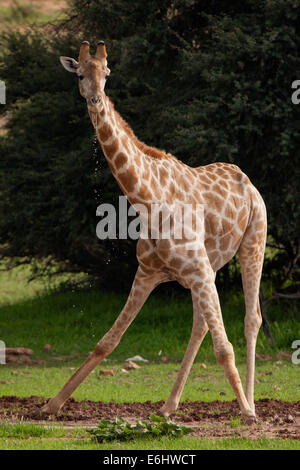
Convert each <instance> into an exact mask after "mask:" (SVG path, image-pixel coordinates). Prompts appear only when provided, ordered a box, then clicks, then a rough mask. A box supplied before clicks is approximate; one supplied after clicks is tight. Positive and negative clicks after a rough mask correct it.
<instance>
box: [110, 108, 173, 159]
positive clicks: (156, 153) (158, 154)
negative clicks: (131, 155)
mask: <svg viewBox="0 0 300 470" xmlns="http://www.w3.org/2000/svg"><path fill="white" fill-rule="evenodd" d="M109 103H110V106H111V107H112V108H113V110H114V113H115V116H116V118H117V121H118V124H119V126H120V127H122V129H123V130H124V132H125V133H126V134H127V135H128V137H129V138H130V139H131V140H132V141H133V143H134V144H135V145H136V147H137V148H138V149H139V150H141V152H143V153H144V154H145V155H148V156H149V157H152V158H154V159H157V160H162V159H166V158H175V157H174V156H173V155H171V154H170V153H166V152H165V151H164V150H160V149H157V148H156V147H150V146H149V145H146V144H144V142H141V141H140V140H139V139H138V138H137V136H136V135H135V133H134V132H133V130H132V129H131V127H130V126H129V124H128V123H127V122H126V121H125V120H124V119H123V118H122V117H121V116H120V114H119V113H118V111H116V109H115V107H114V104H113V102H112V101H111V100H110V99H109Z"/></svg>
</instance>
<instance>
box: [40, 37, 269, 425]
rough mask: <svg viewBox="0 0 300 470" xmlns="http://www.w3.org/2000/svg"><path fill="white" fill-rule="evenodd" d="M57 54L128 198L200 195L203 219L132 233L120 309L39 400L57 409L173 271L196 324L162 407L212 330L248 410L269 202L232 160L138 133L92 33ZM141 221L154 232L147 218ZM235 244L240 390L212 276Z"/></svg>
mask: <svg viewBox="0 0 300 470" xmlns="http://www.w3.org/2000/svg"><path fill="white" fill-rule="evenodd" d="M60 61H61V63H62V65H63V66H64V67H65V69H66V70H67V71H69V72H72V73H75V74H77V76H78V77H79V90H80V93H81V95H82V96H83V97H84V98H85V99H86V102H87V107H88V112H89V115H90V118H91V121H92V124H93V126H94V128H95V131H96V134H97V137H98V140H99V143H100V145H101V147H102V150H103V153H104V155H105V157H106V160H107V163H108V165H109V167H110V169H111V171H112V173H113V175H114V177H115V178H116V180H117V182H118V184H119V186H120V188H121V190H122V191H123V193H124V194H125V195H126V197H127V199H128V200H129V202H130V203H131V204H132V206H133V207H138V206H139V204H140V205H143V206H145V207H148V208H150V207H151V205H153V204H169V205H172V204H173V205H177V206H178V207H180V206H181V205H184V204H188V205H189V206H190V207H191V211H192V213H194V212H195V211H196V207H197V205H200V206H201V207H202V208H204V209H203V210H202V212H201V214H200V216H199V217H200V219H199V220H200V225H199V224H198V223H197V224H196V223H195V220H194V221H192V222H191V223H190V226H189V230H190V232H191V233H194V235H195V239H196V246H195V245H194V246H193V248H192V249H191V246H190V244H189V240H188V238H187V237H185V236H182V237H181V238H180V237H179V238H175V237H170V238H168V239H164V238H162V237H159V236H158V237H157V238H155V239H153V238H151V233H150V234H149V236H148V237H145V238H140V239H139V240H138V243H137V259H138V262H139V266H138V270H137V273H136V275H135V278H134V281H133V284H132V288H131V291H130V293H129V297H128V299H127V302H126V304H125V306H124V308H123V310H122V311H121V313H120V315H119V317H118V318H117V320H116V321H115V323H114V324H113V325H112V327H111V329H110V330H109V331H108V332H107V333H106V334H105V335H104V336H103V338H102V339H101V340H100V341H99V342H98V343H97V345H96V347H95V349H94V351H93V352H92V354H90V356H89V357H88V358H87V359H86V361H85V362H84V363H83V364H82V366H81V367H80V368H79V369H78V370H77V371H76V372H75V374H73V375H72V377H71V378H70V379H69V380H68V381H67V383H66V384H65V385H64V387H63V388H62V390H61V391H60V392H59V393H58V394H57V396H56V397H54V398H52V399H51V400H50V401H49V402H48V403H47V404H46V405H45V406H44V408H43V412H44V413H48V414H56V413H57V412H58V411H59V409H60V408H61V407H62V405H63V404H64V402H65V401H66V400H67V398H68V397H69V396H70V395H71V394H72V393H73V391H74V390H75V389H76V388H77V387H78V385H79V384H80V383H81V382H82V381H83V380H84V379H85V377H86V376H87V375H88V374H89V373H90V372H91V371H92V370H93V369H94V368H95V367H96V366H97V365H98V364H99V363H100V362H101V361H102V360H103V359H104V358H105V357H106V356H107V355H108V354H110V352H111V351H113V350H114V348H115V347H116V346H117V345H118V343H119V341H120V339H121V337H122V335H123V334H124V332H125V331H126V329H127V328H128V327H129V325H130V324H131V322H132V321H133V320H134V318H135V317H136V315H137V314H138V312H139V310H140V309H141V307H142V306H143V304H144V302H145V301H146V299H147V298H148V296H149V294H150V293H151V291H152V290H153V289H154V288H155V287H156V286H157V285H158V284H160V283H162V282H167V281H170V280H177V281H178V282H179V283H180V284H182V285H183V286H184V287H186V288H187V289H190V291H191V295H192V300H193V326H192V332H191V338H190V341H189V343H188V346H187V350H186V352H185V355H184V358H183V361H182V364H181V367H180V370H179V373H178V376H177V379H176V381H175V384H174V386H173V388H172V391H171V393H170V395H169V397H168V398H167V400H166V402H165V404H164V406H163V407H162V409H161V410H160V413H161V414H162V415H164V416H168V415H169V414H170V413H173V412H174V411H175V410H176V409H177V406H178V403H179V400H180V396H181V392H182V390H183V387H184V384H185V382H186V379H187V377H188V374H189V372H190V369H191V367H192V364H193V361H194V358H195V356H196V354H197V352H198V349H199V347H200V345H201V342H202V340H203V338H204V336H205V335H206V333H207V332H208V330H209V331H210V333H211V336H212V341H213V348H214V352H215V355H216V359H217V360H218V362H219V363H220V364H221V365H222V366H223V367H224V371H225V375H226V377H227V379H228V380H229V382H230V384H231V386H232V389H233V391H234V393H235V395H236V398H237V400H238V403H239V405H240V409H241V413H242V416H243V417H245V418H246V419H247V420H250V421H251V420H254V419H255V406H254V368H255V347H256V339H257V334H258V331H259V328H260V326H261V323H262V319H261V313H260V307H259V285H260V279H261V272H262V265H263V259H264V250H265V243H266V231H267V218H266V208H265V204H264V201H263V199H262V197H261V195H260V194H259V192H258V190H257V189H256V188H255V187H254V186H253V184H252V183H251V181H250V180H249V178H248V177H247V176H246V175H245V174H244V173H243V172H242V171H241V170H240V168H238V167H237V166H236V165H232V164H228V163H220V162H217V163H212V164H210V165H206V166H200V167H198V168H191V167H190V166H188V165H185V164H184V163H183V162H181V161H180V160H177V159H176V158H175V157H173V156H172V155H170V154H167V153H166V152H165V151H162V150H159V149H156V148H153V147H149V146H148V145H146V144H144V143H143V142H141V141H140V140H139V139H138V138H137V137H136V136H135V134H134V133H133V131H132V130H131V128H130V127H129V126H128V124H127V123H126V122H125V121H124V120H123V119H122V118H121V116H120V115H119V113H118V112H117V111H116V110H115V108H114V105H113V104H112V102H111V100H110V99H109V98H108V97H107V96H106V94H105V91H104V89H105V82H106V78H107V76H108V75H109V73H110V70H109V69H108V67H107V52H106V48H105V44H104V43H103V42H99V43H98V45H97V50H96V53H95V55H94V56H93V55H91V54H90V45H89V43H87V42H84V43H82V45H81V47H80V52H79V58H78V61H77V60H75V59H72V58H70V57H61V58H60ZM175 212H176V211H175ZM169 218H170V220H169V222H170V224H171V225H172V224H173V225H174V223H175V214H174V213H170V215H169ZM191 220H193V219H191ZM199 220H198V222H199ZM159 229H160V227H159ZM148 230H149V231H150V232H151V220H150V221H149V218H148ZM236 253H238V255H239V260H240V264H241V271H242V283H243V290H244V295H245V306H246V315H245V321H244V324H245V336H246V342H247V376H246V392H245V393H244V390H243V386H242V383H241V380H240V376H239V373H238V370H237V368H236V366H235V359H234V352H233V347H232V345H231V343H230V342H229V341H228V338H227V335H226V331H225V328H224V323H223V319H222V313H221V308H220V304H219V298H218V293H217V290H216V286H215V276H216V273H217V271H218V270H219V269H220V268H221V267H222V266H224V265H225V264H226V263H227V262H228V261H230V259H231V258H232V257H233V256H234V255H235V254H236Z"/></svg>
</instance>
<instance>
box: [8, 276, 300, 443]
mask: <svg viewBox="0 0 300 470" xmlns="http://www.w3.org/2000/svg"><path fill="white" fill-rule="evenodd" d="M28 276H29V271H28V270H27V268H18V269H15V270H13V271H12V272H10V273H7V272H1V273H0V285H1V294H0V325H1V330H0V339H1V340H3V341H5V343H6V346H7V347H13V346H16V347H17V346H24V347H29V348H32V349H33V350H34V358H43V359H45V360H46V361H47V362H46V364H45V365H26V364H25V365H17V364H13V363H9V364H6V365H0V382H1V383H0V395H17V396H31V395H39V396H43V397H51V396H53V395H55V394H56V393H57V392H58V390H59V389H60V388H61V386H63V385H64V383H65V382H66V380H67V379H68V378H69V377H70V375H71V374H72V373H73V372H74V370H75V369H76V368H77V367H78V366H79V365H80V364H81V363H82V361H83V360H84V357H79V358H77V357H76V358H65V360H57V359H56V357H57V356H58V357H61V356H67V355H70V354H74V353H77V354H78V353H79V354H82V353H84V354H87V353H88V352H89V351H91V350H92V349H93V348H94V346H95V344H96V342H97V341H98V340H99V339H100V338H101V337H102V336H103V335H104V334H105V333H106V331H107V330H108V329H109V328H110V326H111V325H112V323H113V321H114V320H115V318H116V317H117V315H118V313H119V312H120V310H121V309H122V307H123V305H124V303H125V301H126V295H119V294H118V295H116V294H113V293H110V292H97V291H95V290H90V291H87V290H80V289H77V290H75V289H73V291H69V292H61V293H59V292H58V291H55V290H54V291H51V289H49V285H48V284H46V283H45V282H42V281H34V282H32V283H30V284H27V283H26V279H27V278H28ZM221 304H222V307H223V309H222V310H223V316H224V323H225V327H226V331H227V334H228V337H229V339H230V341H231V342H232V344H233V346H234V349H235V353H236V362H237V366H238V368H239V371H240V375H241V378H242V381H243V382H244V377H245V371H246V370H245V369H246V366H245V357H246V352H245V338H244V333H243V329H244V325H243V319H244V306H243V299H242V297H241V296H240V295H238V294H237V295H235V296H234V295H232V294H231V295H230V296H227V299H226V298H225V299H221ZM294 305H295V304H291V306H289V305H288V304H287V303H285V304H283V303H282V304H279V303H278V304H274V306H271V308H270V311H269V318H270V322H271V327H272V332H273V335H274V337H275V339H276V343H275V345H274V346H272V345H271V344H270V343H269V342H268V341H267V340H266V338H265V337H264V334H263V332H262V331H261V332H260V334H259V340H258V345H257V352H258V353H260V354H271V355H272V357H273V359H272V360H269V361H264V360H257V361H256V379H257V383H256V386H255V399H260V398H275V399H282V400H285V401H297V400H298V401H299V400H300V379H299V365H294V364H292V362H291V360H290V359H286V358H280V360H279V359H278V358H277V357H276V355H277V353H278V352H279V351H280V350H284V351H286V352H290V353H292V352H293V350H292V349H291V344H292V342H293V341H294V340H295V339H299V338H300V325H299V319H298V317H297V312H296V311H295V308H294ZM283 307H284V309H283ZM191 325H192V304H191V299H190V297H189V296H188V295H186V296H184V295H182V296H180V297H168V298H166V297H162V296H160V295H158V294H157V293H156V294H155V293H153V294H152V296H151V297H150V299H148V301H147V303H146V304H145V306H144V307H143V309H142V311H141V312H140V314H139V315H138V317H137V318H136V320H135V322H134V323H133V324H132V325H131V326H130V328H129V329H128V331H127V332H126V333H125V335H124V338H123V339H122V341H121V342H120V344H119V346H118V347H117V348H116V350H115V351H114V352H113V353H112V354H111V355H110V356H109V358H108V360H107V361H106V362H104V363H102V364H101V366H99V367H98V368H96V370H95V371H94V372H93V373H92V374H90V376H88V377H87V380H86V381H85V382H84V383H82V384H81V385H80V387H79V388H78V389H77V390H76V391H75V392H74V394H73V396H74V398H75V399H77V400H84V399H89V400H95V401H97V400H103V401H106V402H109V401H115V402H124V401H126V402H135V401H139V402H143V401H146V400H151V401H158V400H164V399H166V397H167V396H168V394H169V392H170V390H171V388H172V385H173V383H174V381H175V378H176V374H177V371H178V369H179V366H180V360H181V359H182V357H183V354H184V351H185V349H186V346H187V342H188V340H189V336H190V330H191ZM46 343H48V344H51V346H52V349H51V351H50V353H45V352H44V351H43V347H44V345H45V344H46ZM136 354H139V355H141V356H143V357H145V358H147V359H149V363H143V364H141V368H140V369H137V370H133V371H131V372H130V373H129V374H124V373H122V372H121V368H122V366H123V364H124V360H125V359H126V358H128V357H130V356H133V355H136ZM162 356H168V357H169V358H170V361H169V362H168V363H166V364H163V363H161V359H160V358H161V357H162ZM200 363H205V364H206V366H207V368H206V369H202V368H201V367H200ZM100 368H112V369H114V372H115V375H114V377H105V376H101V377H99V369H100ZM234 398H235V397H234V394H233V391H232V389H231V387H230V386H229V384H228V382H227V380H226V379H225V377H224V371H223V369H222V368H221V367H220V366H219V365H218V364H217V363H216V360H215V357H214V354H213V350H212V342H211V337H210V335H209V334H208V335H207V336H206V338H205V340H204V342H203V344H202V346H201V348H200V351H199V353H198V355H197V358H196V361H195V364H194V366H193V369H192V371H191V374H190V376H189V378H188V380H187V384H186V386H185V388H184V391H183V394H182V400H203V401H212V400H223V401H229V400H233V399H234ZM230 425H231V427H232V428H237V431H238V427H239V422H238V421H237V420H234V419H233V420H232V421H231V423H230ZM0 448H1V449H16V448H17V449H112V450H113V449H122V448H124V444H121V443H120V442H112V443H109V444H96V443H93V442H92V441H91V440H90V437H89V436H87V433H86V431H85V430H83V429H81V430H71V431H70V430H65V429H63V428H59V427H58V428H57V427H55V428H48V427H47V428H45V427H44V426H36V425H27V424H22V423H21V424H20V425H18V426H13V427H9V425H8V424H6V425H2V426H0ZM186 448H188V449H299V442H298V441H293V440H280V439H271V440H268V439H258V440H250V439H241V438H240V437H236V438H230V439H222V440H213V441H212V440H210V441H207V440H204V439H199V438H196V437H191V436H185V437H183V438H180V439H176V438H173V439H171V438H167V437H166V438H159V439H158V438H156V439H150V440H143V439H142V440H135V441H134V442H133V443H127V444H126V449H186Z"/></svg>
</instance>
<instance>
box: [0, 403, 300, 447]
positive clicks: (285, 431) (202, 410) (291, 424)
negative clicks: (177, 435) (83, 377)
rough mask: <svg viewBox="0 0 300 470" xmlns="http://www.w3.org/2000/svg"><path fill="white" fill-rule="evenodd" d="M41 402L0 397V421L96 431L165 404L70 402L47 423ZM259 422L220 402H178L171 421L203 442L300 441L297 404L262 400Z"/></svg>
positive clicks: (140, 416)
mask: <svg viewBox="0 0 300 470" xmlns="http://www.w3.org/2000/svg"><path fill="white" fill-rule="evenodd" d="M47 401H48V400H46V399H45V398H43V397H38V396H31V397H25V398H20V397H16V396H2V397H0V422H19V421H20V420H23V422H31V423H36V424H48V425H49V424H50V423H51V424H53V422H56V423H58V424H61V425H63V426H65V427H71V426H72V427H73V426H76V425H77V426H87V427H94V426H96V425H97V424H98V423H99V421H101V420H102V419H108V420H113V419H115V418H116V417H117V416H118V417H123V418H125V419H127V420H128V421H129V422H131V423H134V422H135V420H137V419H145V420H146V419H147V418H148V416H149V414H150V413H157V412H158V410H159V408H160V407H161V406H162V404H163V402H156V403H153V402H150V401H146V402H144V403H139V402H135V403H114V402H110V403H104V402H102V401H98V402H94V401H90V400H83V401H76V400H74V398H69V399H68V400H67V402H66V403H65V405H64V407H63V408H62V410H61V411H60V413H59V415H58V416H56V417H53V416H50V417H49V418H48V420H45V417H44V416H42V414H41V408H42V406H43V405H44V404H45V403H46V402H47ZM256 414H257V418H258V421H257V423H255V424H252V425H247V424H243V422H242V420H241V421H240V420H239V418H240V416H241V415H240V411H239V406H238V403H237V401H236V400H234V401H229V402H222V401H211V402H201V401H194V402H192V401H185V402H183V403H180V405H179V408H178V410H177V412H176V413H174V414H173V415H171V417H170V418H171V419H172V421H175V422H178V423H182V424H186V425H188V426H191V427H193V428H194V433H193V434H194V435H195V436H198V437H202V438H206V439H214V438H224V437H247V438H253V439H255V438H260V437H266V438H275V437H277V438H284V439H288V438H289V439H300V402H299V403H298V402H283V401H281V400H271V399H261V400H258V401H257V402H256Z"/></svg>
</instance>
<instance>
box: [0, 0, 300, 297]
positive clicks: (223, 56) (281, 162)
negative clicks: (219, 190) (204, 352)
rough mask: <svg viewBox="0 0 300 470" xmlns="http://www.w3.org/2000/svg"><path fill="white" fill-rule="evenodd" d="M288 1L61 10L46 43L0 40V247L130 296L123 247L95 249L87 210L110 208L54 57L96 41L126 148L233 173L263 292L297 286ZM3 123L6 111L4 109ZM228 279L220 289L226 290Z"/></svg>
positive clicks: (103, 172)
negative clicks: (82, 273) (255, 240)
mask: <svg viewBox="0 0 300 470" xmlns="http://www.w3.org/2000/svg"><path fill="white" fill-rule="evenodd" d="M299 7H300V2H299V0H291V1H289V2H287V1H286V0H263V1H262V0H246V1H237V2H224V1H220V0H218V1H217V0H216V1H208V0H173V1H172V2H171V1H170V0H160V1H158V0H151V1H145V0H142V1H141V0H132V1H130V2H127V1H126V2H125V1H124V0H115V1H113V2H107V1H104V0H100V1H99V0H97V1H96V0H87V1H79V0H73V1H72V2H71V9H70V19H69V20H68V21H67V22H65V23H64V24H62V25H60V28H59V30H58V32H57V33H56V34H54V33H51V34H50V33H48V35H47V36H45V35H44V34H41V33H40V32H32V33H31V34H28V33H26V34H21V33H18V34H12V33H10V34H9V35H6V37H5V38H4V39H3V40H2V42H3V41H4V44H5V48H6V49H5V53H4V56H3V62H2V64H1V66H0V77H1V79H3V80H5V82H6V84H7V89H8V105H7V106H6V109H9V110H10V111H12V113H13V114H12V119H11V121H10V124H9V131H8V134H7V136H6V137H2V138H1V140H0V150H1V155H3V157H4V158H1V167H0V170H1V200H0V243H2V244H6V247H8V253H9V254H11V255H28V256H37V255H39V256H44V255H53V256H54V257H56V258H57V259H60V260H64V259H67V260H70V262H71V264H72V266H73V268H74V269H78V270H79V269H84V270H86V271H87V272H90V273H93V274H95V275H97V276H100V277H102V278H104V279H105V280H106V282H109V283H110V282H111V280H112V279H115V277H116V276H117V278H118V279H119V280H120V283H121V284H123V283H124V284H126V282H127V280H128V283H130V282H131V279H132V276H133V273H134V271H135V268H136V260H135V255H134V252H135V242H131V241H119V240H116V241H106V242H103V241H100V240H97V238H96V236H95V227H96V224H97V218H96V217H95V212H96V207H97V205H98V204H99V203H100V202H116V201H117V198H118V196H119V195H120V194H121V192H120V190H119V188H118V186H117V184H116V182H115V181H114V180H113V177H112V176H111V174H110V171H109V169H108V167H107V164H106V162H105V159H104V156H103V154H102V151H101V150H100V148H99V146H98V144H97V143H95V142H94V134H93V129H92V125H91V123H90V122H89V118H88V114H87V111H86V105H85V103H84V100H83V99H82V98H81V97H80V95H79V93H78V87H77V83H76V79H75V78H74V76H73V75H72V74H68V73H67V72H65V71H64V70H63V69H62V67H61V65H60V64H59V61H58V56H59V55H70V56H73V57H77V54H78V47H79V43H80V41H81V40H82V39H87V40H89V41H90V43H91V44H92V49H93V47H94V46H95V43H96V42H97V41H98V40H99V39H103V40H105V41H106V44H107V50H108V54H109V57H108V61H109V67H110V68H111V70H112V74H111V78H110V80H109V81H108V84H107V94H108V95H109V96H110V97H111V98H112V100H113V101H114V102H115V106H116V108H117V110H118V111H119V112H120V113H121V115H122V116H123V117H124V118H125V119H126V120H127V121H128V122H129V124H130V125H131V127H132V128H133V130H134V132H135V133H136V134H137V136H138V137H139V138H140V139H141V140H144V141H145V142H146V143H148V144H149V145H155V146H157V147H160V148H164V149H166V150H167V151H168V152H171V153H173V154H174V155H175V156H177V157H178V158H180V159H182V160H183V161H184V162H185V163H187V164H189V165H191V166H199V165H204V164H207V163H211V162H214V161H225V162H232V163H235V164H237V165H239V166H240V167H241V168H242V170H243V171H244V172H245V173H247V174H248V176H249V177H250V179H251V180H252V181H253V183H254V184H255V185H256V186H257V188H258V189H259V190H260V192H261V193H262V195H263V197H264V199H265V202H266V205H267V210H268V221H269V227H268V229H269V234H270V245H272V247H273V248H272V249H271V250H270V252H269V256H268V257H267V260H266V263H265V270H264V273H265V279H267V280H270V281H271V282H272V283H273V288H274V289H278V288H281V289H284V290H285V291H286V290H287V291H288V290H289V289H291V290H295V289H296V288H297V286H298V284H299V282H300V276H299V264H298V258H299V246H300V244H299V233H300V209H299V203H298V201H299V196H300V194H299V191H300V185H299V177H300V150H299V149H300V146H299V138H300V126H299V109H300V107H299V106H297V105H294V104H293V103H292V102H291V94H292V91H293V90H292V89H291V84H292V82H293V80H295V79H299V78H300V62H299V52H300V51H299V49H300V34H299V33H300V16H299V13H300V10H299ZM3 109H5V108H4V107H3ZM228 277H229V276H228V271H225V272H224V275H223V276H221V277H220V279H228Z"/></svg>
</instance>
